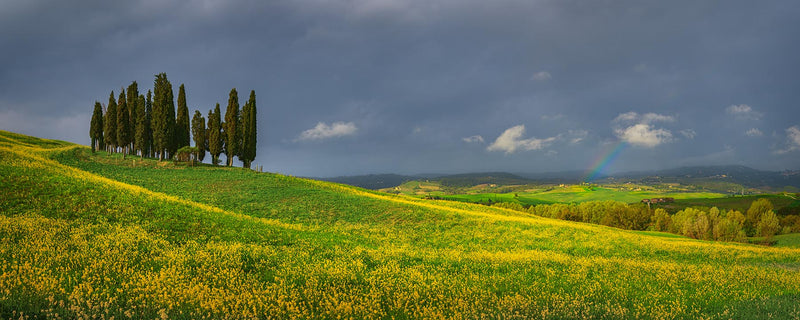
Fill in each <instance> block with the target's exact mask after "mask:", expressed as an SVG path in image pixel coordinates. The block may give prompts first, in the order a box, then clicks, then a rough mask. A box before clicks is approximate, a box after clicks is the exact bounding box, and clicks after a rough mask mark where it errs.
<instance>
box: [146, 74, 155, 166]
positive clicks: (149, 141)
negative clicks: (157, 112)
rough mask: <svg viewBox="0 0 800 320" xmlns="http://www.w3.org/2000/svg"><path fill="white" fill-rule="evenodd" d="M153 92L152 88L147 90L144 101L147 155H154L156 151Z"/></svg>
mask: <svg viewBox="0 0 800 320" xmlns="http://www.w3.org/2000/svg"><path fill="white" fill-rule="evenodd" d="M152 98H153V93H152V92H151V91H150V90H147V98H146V99H145V102H144V114H145V118H146V119H145V121H144V128H145V129H144V131H145V134H146V137H145V139H146V141H145V145H146V146H145V149H146V150H147V156H148V157H151V158H152V157H153V156H154V155H153V153H154V152H155V151H154V150H155V149H154V148H153V99H152Z"/></svg>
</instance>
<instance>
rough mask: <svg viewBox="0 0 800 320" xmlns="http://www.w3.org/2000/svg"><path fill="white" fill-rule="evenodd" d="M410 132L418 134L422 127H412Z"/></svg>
mask: <svg viewBox="0 0 800 320" xmlns="http://www.w3.org/2000/svg"><path fill="white" fill-rule="evenodd" d="M411 133H413V134H420V133H422V128H421V127H414V130H411Z"/></svg>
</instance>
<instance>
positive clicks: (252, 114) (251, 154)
mask: <svg viewBox="0 0 800 320" xmlns="http://www.w3.org/2000/svg"><path fill="white" fill-rule="evenodd" d="M256 131H257V129H256V92H255V90H250V99H248V100H247V103H245V105H244V107H242V146H241V152H240V154H239V159H240V160H242V166H243V167H245V168H248V169H250V164H251V163H252V162H253V160H255V158H256Z"/></svg>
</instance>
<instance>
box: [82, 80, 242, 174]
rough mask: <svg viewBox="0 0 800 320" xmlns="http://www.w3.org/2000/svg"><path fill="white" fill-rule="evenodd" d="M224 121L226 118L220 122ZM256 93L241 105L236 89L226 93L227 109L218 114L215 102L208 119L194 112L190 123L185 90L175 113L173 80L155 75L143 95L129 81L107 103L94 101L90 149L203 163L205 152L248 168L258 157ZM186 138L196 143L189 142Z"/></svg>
mask: <svg viewBox="0 0 800 320" xmlns="http://www.w3.org/2000/svg"><path fill="white" fill-rule="evenodd" d="M223 120H224V121H223ZM256 132H257V123H256V92H255V91H254V90H250V98H249V99H248V100H247V102H246V103H245V104H244V106H243V107H242V108H241V110H240V109H239V95H238V93H237V92H236V88H233V89H231V92H230V94H229V95H228V107H227V109H226V110H225V118H224V119H223V118H222V114H221V112H220V108H219V103H217V104H216V106H215V107H214V108H213V109H211V110H209V111H208V122H207V124H206V119H205V118H204V117H203V115H202V114H201V113H200V111H195V112H194V115H193V117H192V120H191V130H190V127H189V108H188V106H187V105H186V88H185V87H184V85H183V84H181V85H180V87H179V88H178V106H177V113H176V110H175V102H174V98H173V91H172V83H170V82H169V80H168V79H167V74H166V73H160V74H157V75H156V76H155V81H154V84H153V91H152V92H151V91H150V90H147V95H144V94H140V93H139V85H138V84H137V83H136V81H133V82H132V83H131V84H130V85H129V86H128V88H127V90H126V88H124V87H123V88H121V89H120V93H119V96H118V97H117V96H115V94H114V91H113V90H112V91H111V94H110V95H109V97H108V104H107V105H103V104H102V103H100V102H98V101H95V103H94V112H93V114H92V120H91V125H90V128H89V137H90V138H91V146H92V152H94V151H95V150H105V151H107V152H109V153H115V152H119V153H122V155H123V157H124V156H125V155H138V156H140V157H142V158H144V157H150V158H158V159H159V161H163V160H164V159H176V160H195V159H196V160H199V161H203V159H204V158H205V154H206V152H209V153H210V154H211V162H212V163H213V164H215V165H216V164H219V163H220V160H219V155H220V154H223V153H224V154H225V156H226V165H228V166H232V165H233V157H234V156H235V157H237V158H238V159H239V160H240V161H242V164H243V167H245V168H250V165H251V163H252V162H253V160H255V157H256V136H257V135H256ZM190 136H191V138H192V139H193V140H194V143H195V145H194V147H192V146H190V140H189V139H190Z"/></svg>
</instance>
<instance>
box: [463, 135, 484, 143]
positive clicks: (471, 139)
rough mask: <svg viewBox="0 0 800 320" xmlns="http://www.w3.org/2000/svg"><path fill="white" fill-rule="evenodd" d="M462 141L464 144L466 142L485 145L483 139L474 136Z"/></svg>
mask: <svg viewBox="0 0 800 320" xmlns="http://www.w3.org/2000/svg"><path fill="white" fill-rule="evenodd" d="M461 140H464V142H466V143H483V137H481V136H479V135H474V136H471V137H466V138H461Z"/></svg>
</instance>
